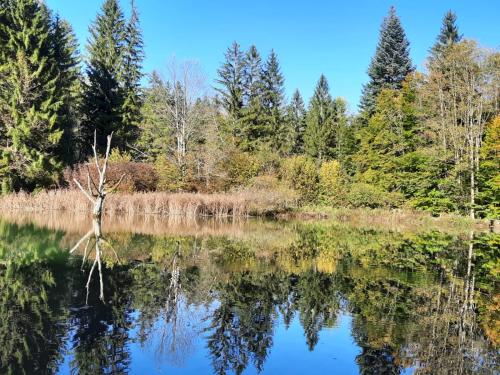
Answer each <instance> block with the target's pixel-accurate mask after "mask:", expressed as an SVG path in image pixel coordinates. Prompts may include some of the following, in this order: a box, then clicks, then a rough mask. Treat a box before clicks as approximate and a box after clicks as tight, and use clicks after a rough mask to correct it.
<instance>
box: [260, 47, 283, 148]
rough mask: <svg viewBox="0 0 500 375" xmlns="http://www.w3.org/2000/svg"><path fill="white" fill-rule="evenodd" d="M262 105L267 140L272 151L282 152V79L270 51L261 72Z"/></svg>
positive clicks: (277, 63)
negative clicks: (266, 128) (265, 116)
mask: <svg viewBox="0 0 500 375" xmlns="http://www.w3.org/2000/svg"><path fill="white" fill-rule="evenodd" d="M262 82H263V93H262V105H263V107H264V111H265V113H266V115H267V121H266V122H267V124H268V126H267V127H268V132H269V140H270V142H271V145H272V147H273V148H274V149H276V150H279V151H284V146H285V144H286V134H287V132H288V129H286V125H287V124H286V123H285V122H284V121H283V117H284V116H283V102H284V91H285V89H284V82H285V80H284V78H283V74H281V71H280V66H279V62H278V57H277V56H276V53H275V52H274V50H271V53H270V54H269V57H268V59H267V61H266V64H265V66H264V69H263V72H262Z"/></svg>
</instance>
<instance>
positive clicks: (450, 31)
mask: <svg viewBox="0 0 500 375" xmlns="http://www.w3.org/2000/svg"><path fill="white" fill-rule="evenodd" d="M456 22H457V15H456V14H455V13H454V12H452V11H451V10H449V11H448V12H447V13H446V14H445V16H444V18H443V24H442V25H441V32H440V33H439V35H438V37H437V40H436V43H435V44H434V46H433V47H432V50H431V55H436V54H438V53H440V52H442V51H443V50H444V49H446V48H447V47H449V46H451V45H453V44H455V43H458V42H460V41H461V40H462V35H461V34H460V33H459V31H458V26H457V25H456Z"/></svg>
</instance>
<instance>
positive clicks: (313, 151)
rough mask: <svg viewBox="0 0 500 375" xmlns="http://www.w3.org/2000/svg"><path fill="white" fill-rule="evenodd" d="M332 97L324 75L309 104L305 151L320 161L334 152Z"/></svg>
mask: <svg viewBox="0 0 500 375" xmlns="http://www.w3.org/2000/svg"><path fill="white" fill-rule="evenodd" d="M332 109H333V108H332V97H331V96H330V92H329V87H328V81H327V80H326V77H325V76H324V75H323V74H322V75H321V77H320V78H319V81H318V84H317V85H316V89H315V90H314V95H313V97H312V99H311V102H310V104H309V109H308V111H307V116H306V130H305V132H304V150H305V152H306V153H307V154H308V155H309V156H312V157H314V158H318V159H319V160H320V161H321V160H323V159H326V158H328V157H330V156H331V155H332V154H333V152H334V143H335V133H334V128H333V110H332Z"/></svg>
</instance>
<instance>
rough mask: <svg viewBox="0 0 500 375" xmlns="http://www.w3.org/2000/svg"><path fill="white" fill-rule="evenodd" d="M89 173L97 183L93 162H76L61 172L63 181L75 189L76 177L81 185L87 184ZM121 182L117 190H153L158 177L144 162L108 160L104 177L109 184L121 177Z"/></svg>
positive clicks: (97, 177)
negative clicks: (76, 163) (73, 165)
mask: <svg viewBox="0 0 500 375" xmlns="http://www.w3.org/2000/svg"><path fill="white" fill-rule="evenodd" d="M88 173H90V176H91V177H92V179H93V180H94V181H95V182H96V183H97V182H98V181H99V175H98V173H97V171H96V168H95V165H94V164H93V163H84V164H78V165H76V166H75V167H74V168H73V169H71V168H66V169H65V170H64V173H63V178H64V183H65V185H67V186H68V187H69V188H70V189H76V188H77V186H76V184H75V182H74V181H73V179H74V178H76V179H77V180H78V181H79V182H80V183H81V184H82V185H84V186H87V175H88ZM121 176H124V177H123V179H122V182H121V183H120V185H119V186H118V187H117V191H119V192H127V193H132V192H136V191H154V190H156V186H157V182H158V177H157V175H156V171H155V169H154V168H153V167H152V166H151V165H149V164H146V163H134V162H110V163H109V164H108V170H107V173H106V178H107V181H108V183H109V186H112V185H113V184H115V183H116V182H118V181H119V180H120V178H121Z"/></svg>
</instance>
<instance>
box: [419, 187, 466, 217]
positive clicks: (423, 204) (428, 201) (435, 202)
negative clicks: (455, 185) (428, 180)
mask: <svg viewBox="0 0 500 375" xmlns="http://www.w3.org/2000/svg"><path fill="white" fill-rule="evenodd" d="M410 206H411V207H414V208H417V209H419V210H424V211H428V212H430V213H431V214H432V215H433V216H437V215H439V213H441V212H453V211H456V210H457V206H456V204H455V203H454V202H453V200H452V199H451V198H450V197H448V196H447V195H446V194H444V193H443V192H441V191H439V190H431V191H430V192H429V193H428V194H427V195H426V196H422V197H415V198H413V199H412V200H411V201H410Z"/></svg>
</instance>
